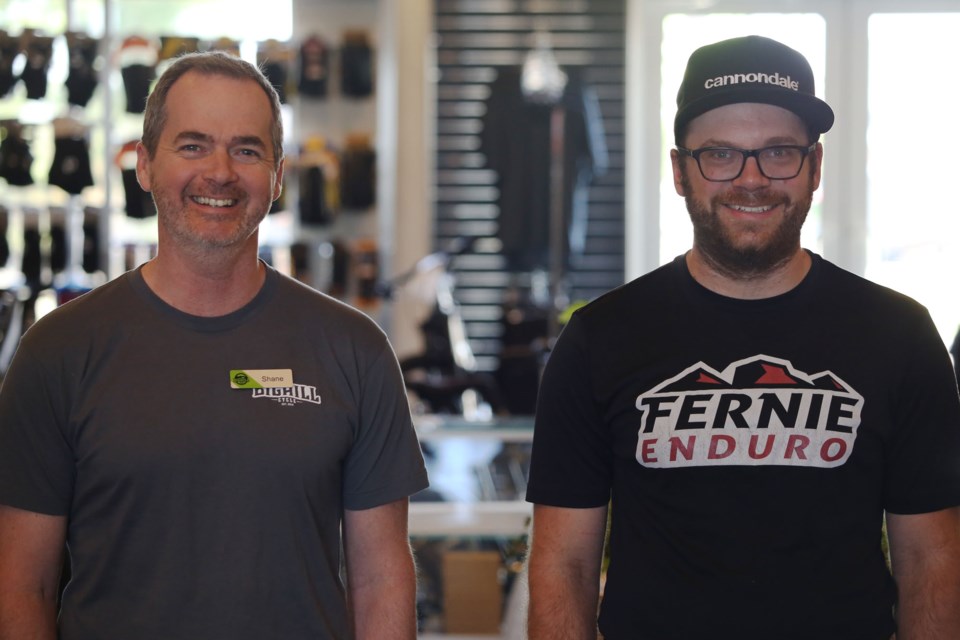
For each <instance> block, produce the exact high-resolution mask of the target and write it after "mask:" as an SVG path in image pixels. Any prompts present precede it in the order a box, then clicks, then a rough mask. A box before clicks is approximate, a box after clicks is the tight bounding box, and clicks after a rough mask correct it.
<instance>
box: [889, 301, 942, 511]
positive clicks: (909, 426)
mask: <svg viewBox="0 0 960 640" xmlns="http://www.w3.org/2000/svg"><path fill="white" fill-rule="evenodd" d="M904 338H905V340H904V345H903V346H904V352H905V353H907V356H905V361H906V364H905V366H904V367H903V369H902V371H901V372H899V375H900V376H901V377H900V390H899V392H898V393H897V396H896V397H895V398H893V399H892V402H893V406H894V412H895V415H894V417H895V420H896V425H897V426H896V432H895V434H894V436H893V439H892V441H891V443H890V447H889V450H888V454H887V455H888V463H889V464H888V466H887V469H888V471H887V473H886V476H885V481H884V507H885V508H886V509H887V510H888V511H890V512H892V513H900V514H913V513H927V512H930V511H937V510H940V509H944V508H947V507H951V506H956V505H958V504H960V399H958V394H957V384H956V382H955V379H954V374H953V371H952V365H951V363H950V358H949V356H948V355H947V351H946V348H945V345H944V344H943V341H942V340H941V339H940V337H939V334H938V333H937V331H936V329H935V327H934V325H933V322H932V320H931V319H930V316H929V315H928V314H926V312H924V314H923V317H922V318H921V320H920V322H919V323H915V324H914V326H913V328H912V330H910V331H908V332H905V335H904Z"/></svg>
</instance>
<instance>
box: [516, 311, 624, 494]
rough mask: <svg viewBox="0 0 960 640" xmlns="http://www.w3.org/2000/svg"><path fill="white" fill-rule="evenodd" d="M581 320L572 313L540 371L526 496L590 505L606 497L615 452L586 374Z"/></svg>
mask: <svg viewBox="0 0 960 640" xmlns="http://www.w3.org/2000/svg"><path fill="white" fill-rule="evenodd" d="M590 371H591V367H590V353H589V350H588V349H587V347H586V335H585V329H584V323H583V320H582V318H581V316H580V314H574V316H573V317H572V318H571V320H570V322H569V323H568V324H567V326H566V327H565V328H564V330H563V332H562V333H561V335H560V337H559V338H558V340H557V343H556V345H555V347H554V349H553V351H552V352H551V354H550V358H549V360H548V362H547V365H546V367H545V369H544V372H543V379H542V381H541V384H540V392H539V395H538V398H537V414H536V419H535V421H534V433H533V450H532V453H531V458H530V478H529V481H528V484H527V501H528V502H533V503H536V504H545V505H551V506H555V507H570V508H590V507H599V506H603V505H605V504H607V501H608V500H609V499H610V484H611V475H612V465H613V455H612V450H611V446H610V440H609V434H608V433H607V430H606V429H605V427H604V422H603V418H602V415H601V414H600V410H599V408H598V405H597V402H596V401H595V399H594V397H595V396H594V390H593V385H592V381H591V376H590Z"/></svg>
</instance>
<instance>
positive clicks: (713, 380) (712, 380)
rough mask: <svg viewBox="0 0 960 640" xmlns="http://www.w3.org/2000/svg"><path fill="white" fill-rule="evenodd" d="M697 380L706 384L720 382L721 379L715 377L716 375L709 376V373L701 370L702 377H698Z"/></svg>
mask: <svg viewBox="0 0 960 640" xmlns="http://www.w3.org/2000/svg"><path fill="white" fill-rule="evenodd" d="M697 382H702V383H704V384H720V381H719V380H717V379H716V378H714V377H712V376H708V375H707V374H705V373H703V372H702V371H701V372H700V377H699V378H697Z"/></svg>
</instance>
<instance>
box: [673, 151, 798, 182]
mask: <svg viewBox="0 0 960 640" xmlns="http://www.w3.org/2000/svg"><path fill="white" fill-rule="evenodd" d="M816 148H817V143H816V142H814V143H813V144H811V145H810V146H809V147H805V146H803V145H802V144H774V145H770V146H769V147H762V148H760V149H738V148H737V147H702V148H700V149H687V148H685V147H681V146H677V151H678V152H679V153H680V154H682V155H685V156H690V157H691V158H693V159H694V160H696V162H697V168H698V169H699V170H700V175H701V176H703V179H704V180H707V181H709V182H730V181H731V180H736V179H737V178H739V177H740V176H741V175H742V174H743V170H744V168H745V167H746V166H747V160H748V159H749V158H756V160H757V169H758V170H759V171H760V175H762V176H763V177H764V178H766V179H767V180H793V179H794V178H796V177H797V176H798V175H800V172H801V171H803V163H804V162H806V160H807V156H808V155H810V153H811V152H813V150H814V149H816ZM770 149H796V150H797V151H799V152H800V165H799V166H798V167H797V172H796V173H795V174H793V175H792V176H788V177H781V178H774V177H772V176H768V175H767V172H766V171H764V170H763V167H762V166H761V164H760V154H761V153H763V152H764V151H769V150H770ZM706 151H736V152H738V153H740V154H742V156H743V162H741V163H740V170H739V171H737V174H736V175H735V176H733V177H731V178H724V179H722V180H718V179H716V178H708V177H707V174H705V173H704V172H703V166H702V165H701V164H700V155H701V154H703V153H704V152H706Z"/></svg>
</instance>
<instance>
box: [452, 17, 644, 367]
mask: <svg viewBox="0 0 960 640" xmlns="http://www.w3.org/2000/svg"><path fill="white" fill-rule="evenodd" d="M434 6H435V21H436V22H435V25H436V35H437V51H436V55H437V63H438V79H437V82H438V85H437V129H436V132H437V138H436V153H437V155H436V175H435V181H434V187H435V199H436V200H435V211H436V216H437V219H436V237H435V242H436V246H438V247H444V246H446V243H448V242H449V241H450V240H452V239H453V238H457V237H461V236H481V237H492V236H496V233H497V225H498V214H499V210H498V206H497V202H498V192H497V188H496V181H497V175H496V173H495V171H493V170H492V169H490V168H488V167H487V163H486V158H485V157H484V155H483V153H482V152H481V150H480V134H481V131H482V128H483V121H482V118H483V115H484V113H485V108H486V107H485V101H486V99H487V97H488V95H489V84H490V83H491V82H492V81H493V80H494V79H495V78H496V76H497V67H501V66H503V67H509V66H519V65H521V64H522V62H523V60H524V58H525V56H526V55H527V53H528V51H529V49H530V47H531V46H532V44H533V42H534V39H533V37H532V34H533V33H534V32H535V31H547V32H548V33H549V35H550V44H551V49H552V51H553V53H554V55H555V57H556V59H557V61H558V63H559V64H560V66H561V68H563V69H564V70H571V69H575V70H576V71H578V72H579V73H580V75H581V77H582V78H583V80H584V82H585V83H586V84H588V85H590V86H591V87H592V88H593V89H594V91H595V92H596V94H597V97H598V100H599V103H600V110H601V113H602V120H603V130H604V134H605V138H606V145H607V151H608V155H609V167H608V169H607V171H606V173H605V174H604V175H602V176H599V177H597V178H596V179H595V180H594V181H593V183H592V185H591V187H590V192H589V222H588V227H587V242H586V249H585V251H584V254H583V255H582V256H579V258H578V259H576V260H575V261H574V262H573V263H572V264H571V268H570V271H569V272H568V273H567V279H568V283H569V285H568V286H569V291H570V294H571V295H570V297H571V299H574V300H590V299H593V298H595V297H596V296H598V295H599V294H601V293H603V292H604V291H606V290H608V289H611V288H613V287H616V286H618V285H620V284H622V283H623V273H624V255H623V253H624V241H623V237H624V179H625V176H624V139H623V137H624V135H623V134H624V93H625V92H624V82H625V75H624V55H625V25H626V15H625V11H626V0H436V2H435V5H434ZM497 247H498V245H497V244H496V243H495V242H493V243H491V242H482V241H481V242H480V243H478V245H477V250H476V251H474V252H473V253H472V254H470V255H464V256H461V257H459V258H457V259H455V261H454V263H453V271H454V273H455V275H456V282H457V289H456V296H457V299H458V301H459V302H460V304H461V308H462V312H463V315H464V318H465V320H466V322H467V330H468V335H469V336H470V341H471V346H472V347H473V349H474V352H475V353H476V356H477V363H478V366H479V368H480V369H481V370H485V371H492V370H494V369H495V368H496V366H497V363H498V353H499V351H500V336H501V333H502V328H501V315H502V311H501V309H502V302H503V299H504V294H505V292H506V290H507V288H508V286H509V285H510V284H511V283H514V284H515V283H517V281H518V280H517V278H518V276H515V275H514V276H511V274H509V273H507V272H505V271H504V266H505V261H504V258H503V257H502V256H501V255H499V253H498V252H497ZM519 278H520V283H521V285H522V284H524V283H523V282H522V279H523V276H522V275H521V276H519Z"/></svg>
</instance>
